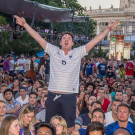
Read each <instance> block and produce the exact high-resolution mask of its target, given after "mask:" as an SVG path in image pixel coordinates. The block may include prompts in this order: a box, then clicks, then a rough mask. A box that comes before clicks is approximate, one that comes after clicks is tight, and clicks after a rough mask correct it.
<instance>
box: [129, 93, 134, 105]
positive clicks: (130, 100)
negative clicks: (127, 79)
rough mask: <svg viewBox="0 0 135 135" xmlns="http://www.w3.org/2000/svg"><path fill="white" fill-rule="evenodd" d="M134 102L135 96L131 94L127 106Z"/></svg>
mask: <svg viewBox="0 0 135 135" xmlns="http://www.w3.org/2000/svg"><path fill="white" fill-rule="evenodd" d="M133 101H135V94H132V95H131V96H130V98H129V104H131V102H133Z"/></svg>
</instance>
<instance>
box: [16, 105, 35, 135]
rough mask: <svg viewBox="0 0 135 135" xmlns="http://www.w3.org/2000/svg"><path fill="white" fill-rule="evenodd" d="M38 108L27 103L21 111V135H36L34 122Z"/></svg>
mask: <svg viewBox="0 0 135 135" xmlns="http://www.w3.org/2000/svg"><path fill="white" fill-rule="evenodd" d="M35 110H36V108H35V107H33V106H31V105H25V106H23V108H22V109H21V112H20V113H19V117H18V119H19V123H20V127H21V129H20V135H34V132H35V129H34V124H36V113H35Z"/></svg>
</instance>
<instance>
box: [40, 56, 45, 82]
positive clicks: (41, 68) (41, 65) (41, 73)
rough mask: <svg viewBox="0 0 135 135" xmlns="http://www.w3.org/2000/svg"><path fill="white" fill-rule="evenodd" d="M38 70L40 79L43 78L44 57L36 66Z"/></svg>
mask: <svg viewBox="0 0 135 135" xmlns="http://www.w3.org/2000/svg"><path fill="white" fill-rule="evenodd" d="M38 72H39V74H40V76H41V78H42V80H45V59H44V58H42V59H40V63H39V66H38Z"/></svg>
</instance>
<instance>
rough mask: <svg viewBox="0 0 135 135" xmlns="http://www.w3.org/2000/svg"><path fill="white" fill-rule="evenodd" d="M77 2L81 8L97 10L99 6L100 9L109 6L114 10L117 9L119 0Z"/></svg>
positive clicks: (79, 0) (81, 0)
mask: <svg viewBox="0 0 135 135" xmlns="http://www.w3.org/2000/svg"><path fill="white" fill-rule="evenodd" d="M78 2H79V3H80V4H81V5H82V6H83V7H85V6H86V7H87V9H89V8H90V6H91V7H92V9H98V8H99V5H101V8H102V9H104V8H110V7H111V4H112V5H113V7H114V8H118V7H119V4H120V0H78Z"/></svg>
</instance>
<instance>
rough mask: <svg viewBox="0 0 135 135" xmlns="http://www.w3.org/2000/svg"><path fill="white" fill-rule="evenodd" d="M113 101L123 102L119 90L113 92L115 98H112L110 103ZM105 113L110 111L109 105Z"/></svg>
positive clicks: (121, 93)
mask: <svg viewBox="0 0 135 135" xmlns="http://www.w3.org/2000/svg"><path fill="white" fill-rule="evenodd" d="M114 100H119V101H121V102H122V101H123V92H122V91H121V90H116V91H115V96H114V99H113V100H112V101H114ZM107 111H108V112H109V111H111V104H109V106H108V108H107Z"/></svg>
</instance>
